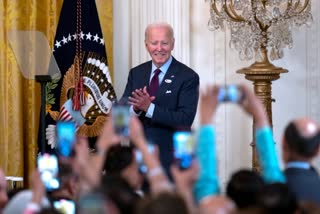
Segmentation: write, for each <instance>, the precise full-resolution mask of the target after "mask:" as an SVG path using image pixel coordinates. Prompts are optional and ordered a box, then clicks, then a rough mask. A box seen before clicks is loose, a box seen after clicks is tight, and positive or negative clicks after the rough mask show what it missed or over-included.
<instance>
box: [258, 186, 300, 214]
mask: <svg viewBox="0 0 320 214" xmlns="http://www.w3.org/2000/svg"><path fill="white" fill-rule="evenodd" d="M257 201H258V206H259V207H260V208H261V209H262V210H263V213H274V214H282V213H288V214H290V213H292V214H293V213H295V212H296V211H297V209H298V202H297V199H296V198H295V196H294V195H293V194H292V192H291V191H290V190H289V187H288V186H287V185H286V184H283V183H272V184H266V185H265V186H264V187H263V189H262V191H261V193H260V194H259V196H258V199H257Z"/></svg>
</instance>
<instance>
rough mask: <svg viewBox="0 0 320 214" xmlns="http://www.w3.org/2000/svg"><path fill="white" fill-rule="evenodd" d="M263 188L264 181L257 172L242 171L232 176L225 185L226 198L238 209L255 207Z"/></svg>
mask: <svg viewBox="0 0 320 214" xmlns="http://www.w3.org/2000/svg"><path fill="white" fill-rule="evenodd" d="M263 186H264V181H263V179H262V178H261V176H260V175H259V174H258V173H257V172H255V171H251V170H247V169H242V170H239V171H237V172H235V173H234V174H232V176H231V179H230V180H229V182H228V184H227V196H228V197H229V198H231V199H232V200H233V201H234V202H235V204H236V205H237V207H238V208H247V207H249V206H253V205H256V203H257V195H258V194H259V193H260V192H261V190H262V188H263Z"/></svg>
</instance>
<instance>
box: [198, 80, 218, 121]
mask: <svg viewBox="0 0 320 214" xmlns="http://www.w3.org/2000/svg"><path fill="white" fill-rule="evenodd" d="M218 92H219V87H218V86H207V88H206V89H205V90H204V91H203V92H202V93H201V95H200V123H201V124H202V125H205V124H210V123H211V122H212V117H213V115H214V113H215V111H216V109H217V106H218V98H217V97H218Z"/></svg>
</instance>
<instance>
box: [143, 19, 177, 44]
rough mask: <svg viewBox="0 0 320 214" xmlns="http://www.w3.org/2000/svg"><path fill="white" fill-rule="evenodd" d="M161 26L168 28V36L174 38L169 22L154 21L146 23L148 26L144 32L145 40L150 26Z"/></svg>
mask: <svg viewBox="0 0 320 214" xmlns="http://www.w3.org/2000/svg"><path fill="white" fill-rule="evenodd" d="M161 27H163V28H166V29H168V32H169V36H170V37H171V38H172V39H174V33H173V28H172V26H171V25H170V24H168V23H166V22H155V23H151V24H148V26H147V27H146V31H145V33H144V37H145V41H146V40H147V37H148V33H149V31H150V30H151V29H152V28H161Z"/></svg>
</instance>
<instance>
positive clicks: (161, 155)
mask: <svg viewBox="0 0 320 214" xmlns="http://www.w3.org/2000/svg"><path fill="white" fill-rule="evenodd" d="M145 45H146V48H147V50H148V51H149V53H150V56H151V58H152V60H151V61H149V62H147V63H144V64H142V65H139V66H137V67H135V68H133V69H132V70H131V71H130V72H129V77H128V83H127V86H126V90H125V93H124V95H123V98H122V102H124V101H125V102H127V101H128V103H129V104H130V105H131V108H130V112H131V117H130V120H129V130H130V132H129V138H130V144H127V143H126V144H122V143H121V142H123V136H120V135H118V134H117V133H115V130H114V126H113V121H112V119H111V117H110V118H108V120H107V122H106V123H105V125H104V128H103V131H102V134H101V135H100V136H99V138H98V140H97V142H96V148H97V151H96V152H95V153H90V151H89V150H88V142H87V139H86V138H85V137H80V136H78V137H77V142H76V143H75V144H74V155H73V156H71V157H59V170H58V171H59V173H58V180H59V182H60V186H59V188H56V189H50V191H48V189H46V188H45V185H44V184H43V182H42V179H41V177H42V175H41V174H40V172H39V170H38V169H36V170H35V171H34V172H33V173H32V176H31V178H30V184H31V188H30V189H29V190H21V191H17V192H15V193H14V194H10V197H8V195H7V192H6V189H7V188H6V182H5V176H4V173H3V172H2V171H0V209H1V212H2V213H26V214H29V213H67V212H65V211H66V210H69V211H74V212H76V213H80V214H85V213H90V214H94V213H110V214H118V213H119V214H131V213H137V214H162V213H179V214H184V213H190V214H191V213H201V214H202V213H203V214H209V213H210V214H212V213H219V214H220V213H261V214H267V213H279V214H280V213H288V214H290V213H292V214H296V213H297V214H298V213H320V177H319V175H318V173H317V172H316V170H315V169H314V168H313V167H312V163H311V162H312V160H313V158H314V157H316V156H317V154H318V151H319V144H320V126H319V124H317V122H316V121H314V120H311V119H308V118H300V119H296V120H293V121H292V122H290V123H289V124H288V126H287V127H286V129H285V131H284V134H283V142H282V144H281V146H282V151H283V152H282V160H283V162H284V163H285V168H284V169H281V167H280V160H279V157H278V155H277V152H276V148H275V144H274V140H273V134H272V130H271V127H270V124H269V122H268V118H267V115H266V112H265V109H264V107H263V105H262V103H261V102H260V100H259V98H258V97H256V96H255V94H254V93H253V92H252V91H251V90H250V89H249V88H248V87H247V86H245V85H241V84H240V85H237V87H236V88H235V90H237V91H238V92H239V94H241V96H239V97H238V98H237V99H235V100H232V101H233V102H236V103H237V104H238V106H239V107H241V108H242V109H243V110H244V111H245V112H247V113H248V114H250V115H251V116H252V117H253V118H254V121H255V123H254V124H255V132H254V133H255V136H254V142H255V145H256V150H257V154H258V160H259V164H260V166H261V172H255V171H252V170H251V169H238V170H237V171H235V172H234V173H233V174H232V176H231V177H230V179H229V180H228V183H227V185H226V188H225V189H222V188H221V185H220V182H219V175H218V170H217V165H218V163H217V162H218V158H217V153H216V144H217V143H219V142H216V132H215V126H214V123H213V121H214V116H215V114H216V110H217V108H218V107H219V105H221V104H222V103H223V101H225V100H223V99H221V90H222V88H223V87H221V86H218V85H210V86H207V87H206V88H205V89H204V90H202V91H201V93H200V92H199V77H198V75H197V74H196V73H195V72H194V71H193V70H192V69H190V68H188V67H187V66H185V65H183V64H182V63H180V62H178V61H177V60H176V59H174V58H173V57H172V56H171V51H172V50H173V47H174V36H173V30H172V28H171V26H170V25H168V24H163V23H157V24H152V25H149V26H148V27H147V29H146V34H145ZM159 69H160V71H159ZM157 70H158V71H157ZM154 78H155V79H156V80H154ZM155 82H156V84H155V85H154V83H155ZM199 97H200V99H199ZM198 99H199V109H198V112H199V119H200V127H199V128H198V130H194V133H193V139H194V141H195V145H196V146H195V150H194V155H193V156H192V160H191V162H190V163H191V164H190V165H188V166H185V165H184V167H181V165H179V162H177V161H176V160H175V158H174V156H173V153H174V146H173V134H174V133H175V132H176V131H177V130H183V131H190V130H191V125H192V122H193V120H194V117H195V113H196V110H197V106H198ZM229 101H230V100H229ZM150 141H151V142H152V143H153V145H154V149H153V150H152V151H151V150H150V149H149V147H148V145H149V144H150ZM137 152H139V154H140V155H141V157H142V162H141V160H138V159H139V158H138V156H137V155H136V154H137ZM141 164H143V167H144V169H145V170H142V168H141V166H142V165H141ZM57 201H59V202H61V203H63V202H66V203H65V206H60V207H57V206H54V205H55V202H57ZM67 202H68V203H67ZM72 204H74V207H72ZM60 205H61V204H60Z"/></svg>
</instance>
